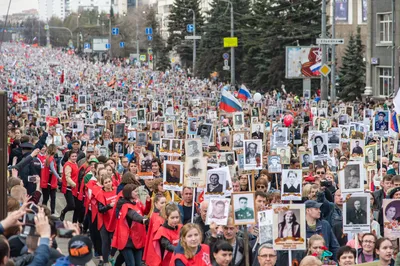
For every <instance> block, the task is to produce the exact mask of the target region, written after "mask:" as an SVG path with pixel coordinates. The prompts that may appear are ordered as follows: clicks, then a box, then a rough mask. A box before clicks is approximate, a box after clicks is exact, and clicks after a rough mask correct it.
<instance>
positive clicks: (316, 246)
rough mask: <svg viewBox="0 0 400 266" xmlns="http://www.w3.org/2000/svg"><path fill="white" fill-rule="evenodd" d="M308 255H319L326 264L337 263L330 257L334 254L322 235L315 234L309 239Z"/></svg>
mask: <svg viewBox="0 0 400 266" xmlns="http://www.w3.org/2000/svg"><path fill="white" fill-rule="evenodd" d="M307 255H312V256H315V257H317V258H318V259H319V260H321V262H322V263H323V264H324V265H336V262H334V261H332V260H331V259H329V257H331V256H332V255H333V254H332V252H330V251H329V250H328V249H327V248H326V246H325V240H324V238H323V237H322V236H320V235H313V236H311V237H310V239H309V240H308V245H307Z"/></svg>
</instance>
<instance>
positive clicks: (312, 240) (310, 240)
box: [307, 235, 325, 255]
mask: <svg viewBox="0 0 400 266" xmlns="http://www.w3.org/2000/svg"><path fill="white" fill-rule="evenodd" d="M315 241H322V243H324V246H325V239H324V238H323V237H322V236H320V235H312V236H311V237H310V239H308V243H307V255H311V245H312V244H313V243H314V242H315Z"/></svg>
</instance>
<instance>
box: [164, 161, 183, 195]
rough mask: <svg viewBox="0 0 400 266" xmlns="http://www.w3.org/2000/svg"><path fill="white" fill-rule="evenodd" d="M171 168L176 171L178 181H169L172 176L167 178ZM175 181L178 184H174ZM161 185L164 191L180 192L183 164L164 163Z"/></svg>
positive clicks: (175, 162) (178, 162)
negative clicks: (162, 184)
mask: <svg viewBox="0 0 400 266" xmlns="http://www.w3.org/2000/svg"><path fill="white" fill-rule="evenodd" d="M171 168H172V169H174V170H178V174H179V178H178V179H179V180H177V179H174V180H172V179H171V178H174V177H172V176H169V173H170V170H171ZM175 178H176V177H175ZM175 181H178V182H175ZM163 183H164V189H165V190H170V191H179V192H181V191H182V188H183V162H180V161H164V163H163Z"/></svg>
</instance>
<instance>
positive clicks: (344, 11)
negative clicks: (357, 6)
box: [335, 0, 349, 23]
mask: <svg viewBox="0 0 400 266" xmlns="http://www.w3.org/2000/svg"><path fill="white" fill-rule="evenodd" d="M335 4H336V9H335V20H336V22H342V23H347V22H349V3H348V0H335Z"/></svg>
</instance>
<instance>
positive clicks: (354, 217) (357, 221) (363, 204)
mask: <svg viewBox="0 0 400 266" xmlns="http://www.w3.org/2000/svg"><path fill="white" fill-rule="evenodd" d="M370 197H371V195H370V194H369V193H353V194H350V196H349V197H347V198H346V201H345V202H344V204H343V233H369V232H370V231H371V218H370V217H371V211H370V210H371V207H370V204H371V201H370ZM357 201H359V202H360V208H361V210H362V212H361V210H360V211H359V212H357V211H356V207H355V203H356V202H357ZM363 220H364V222H363Z"/></svg>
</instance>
